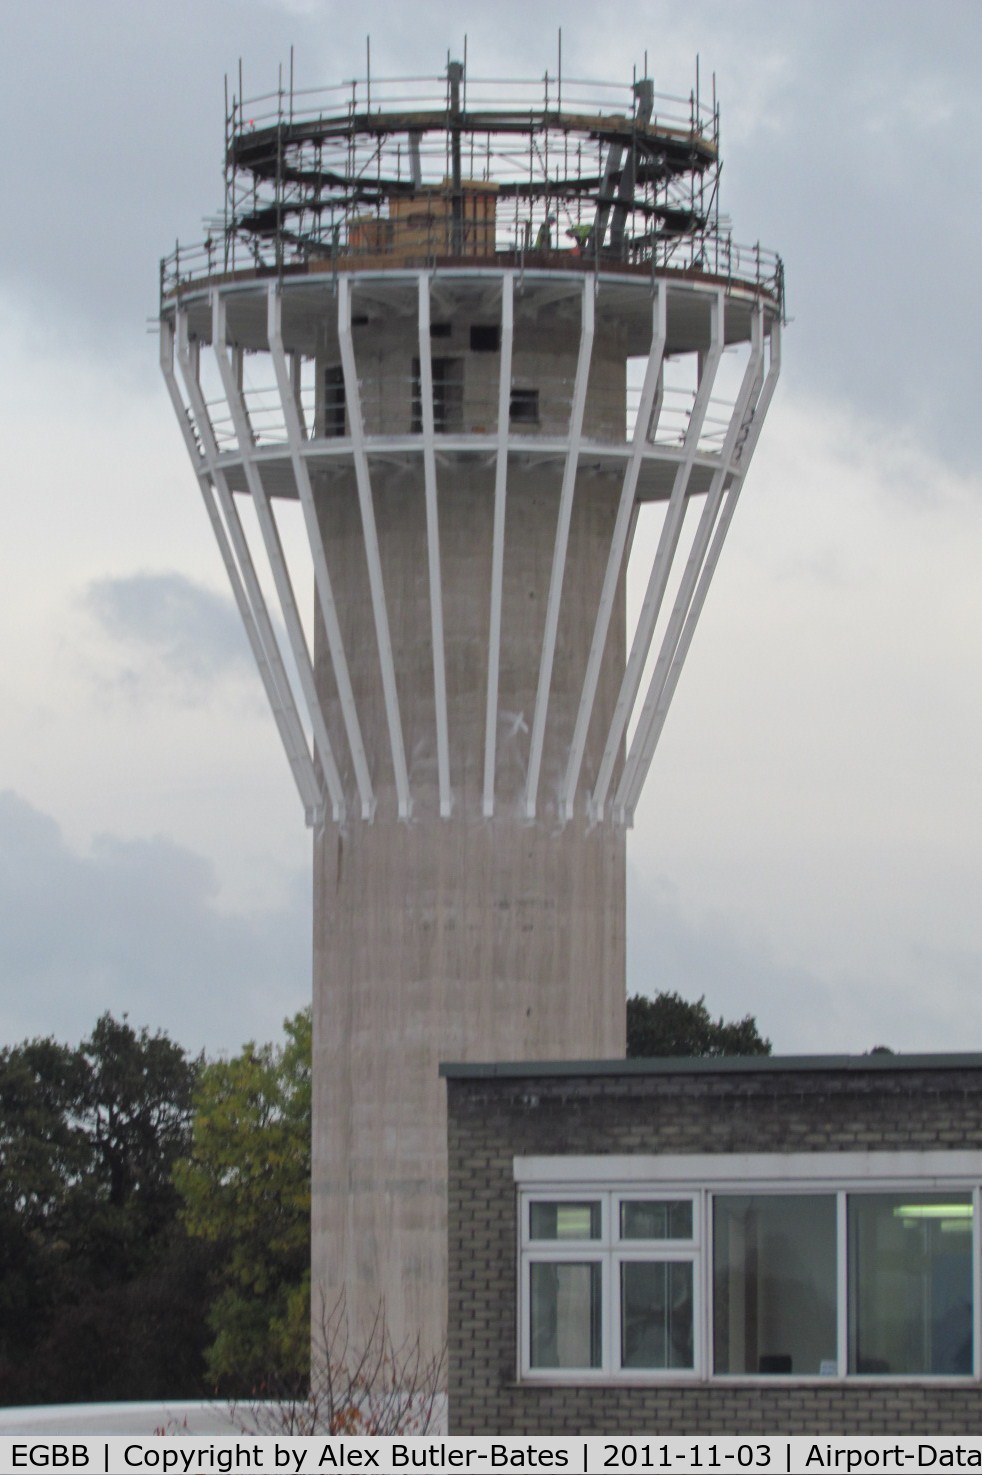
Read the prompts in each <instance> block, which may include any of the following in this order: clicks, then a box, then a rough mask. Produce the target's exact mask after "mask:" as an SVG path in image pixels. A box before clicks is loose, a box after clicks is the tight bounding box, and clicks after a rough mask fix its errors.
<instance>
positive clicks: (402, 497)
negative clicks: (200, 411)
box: [313, 323, 625, 1355]
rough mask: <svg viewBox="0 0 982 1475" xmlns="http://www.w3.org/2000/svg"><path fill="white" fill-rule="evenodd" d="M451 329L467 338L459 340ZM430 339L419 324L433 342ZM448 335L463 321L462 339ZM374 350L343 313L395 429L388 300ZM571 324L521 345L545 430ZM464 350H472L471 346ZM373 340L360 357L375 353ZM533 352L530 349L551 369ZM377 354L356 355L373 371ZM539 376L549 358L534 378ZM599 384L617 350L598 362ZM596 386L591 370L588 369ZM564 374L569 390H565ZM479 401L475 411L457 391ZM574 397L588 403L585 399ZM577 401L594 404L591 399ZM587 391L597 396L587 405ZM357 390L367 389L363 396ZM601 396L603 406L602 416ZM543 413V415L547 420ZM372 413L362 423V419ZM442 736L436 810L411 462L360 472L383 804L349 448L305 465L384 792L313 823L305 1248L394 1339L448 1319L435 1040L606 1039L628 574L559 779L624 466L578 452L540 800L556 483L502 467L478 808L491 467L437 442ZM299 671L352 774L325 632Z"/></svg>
mask: <svg viewBox="0 0 982 1475" xmlns="http://www.w3.org/2000/svg"><path fill="white" fill-rule="evenodd" d="M465 341H466V339H465ZM445 346H446V340H443V339H440V340H434V353H436V352H442V351H444V349H445ZM458 346H459V345H458ZM389 347H390V348H391V352H388V351H387V347H386V339H385V334H384V331H383V329H382V328H381V327H379V326H378V325H376V326H374V327H372V328H370V329H369V328H364V329H359V330H358V343H357V344H356V351H357V353H358V355H359V366H360V368H365V366H367V368H365V372H366V373H367V375H368V377H369V378H371V379H372V382H373V383H374V382H375V379H377V380H378V384H379V386H380V387H379V388H378V392H377V393H376V391H375V390H374V389H373V390H372V395H373V396H374V399H373V403H384V401H385V400H386V398H387V396H389V395H391V398H392V404H393V410H392V416H393V421H394V423H395V428H396V430H397V431H398V433H400V434H402V435H405V434H406V433H407V432H408V430H409V415H410V400H409V393H408V390H409V378H410V368H411V359H412V355H413V352H414V343H413V337H412V333H411V332H410V331H409V330H407V328H406V325H405V323H401V324H400V323H396V324H395V325H394V326H393V329H392V337H391V343H390V345H389ZM576 347H577V333H576V331H574V330H572V329H570V328H568V327H567V329H566V331H565V339H564V338H563V335H562V334H558V335H557V338H556V341H554V342H553V341H552V340H550V343H549V346H548V349H547V348H546V347H545V346H541V347H540V350H539V353H538V356H533V355H531V354H529V353H525V354H524V357H523V351H519V353H518V357H517V359H516V365H518V363H519V362H521V363H522V364H523V366H524V367H523V368H522V373H523V374H525V375H526V377H529V376H531V377H534V378H536V381H537V382H538V383H540V384H541V386H542V398H541V401H540V407H541V413H542V416H543V418H544V419H545V420H546V421H549V422H550V424H549V426H548V428H549V429H550V430H551V433H552V434H553V435H555V434H562V433H564V432H565V428H566V420H567V417H568V413H569V407H568V401H569V395H570V393H571V385H572V380H573V377H574V375H575V363H576ZM465 352H466V350H465ZM372 365H374V366H375V369H372V367H371V366H372ZM466 368H467V374H468V379H467V383H468V386H469V388H468V394H469V395H470V399H469V400H468V403H469V404H471V405H472V406H473V405H474V404H483V403H484V401H485V400H486V399H487V398H488V394H487V393H486V392H484V391H482V392H481V393H478V389H480V386H481V383H482V381H486V382H485V383H484V390H485V391H487V390H489V389H490V388H491V387H492V380H493V382H494V384H496V380H497V356H496V355H494V354H487V353H474V354H469V356H468V357H467V361H466ZM547 369H548V374H547V373H546V370H547ZM373 375H374V378H373V377H372V376H373ZM550 376H551V377H550ZM594 378H595V379H596V381H597V383H598V384H600V385H601V386H603V385H606V388H607V390H608V391H609V395H608V397H609V399H610V401H611V403H612V404H613V403H614V402H615V401H616V404H617V407H618V415H619V422H618V423H617V425H616V432H615V429H613V428H612V431H611V433H612V434H614V433H616V434H618V435H620V436H621V437H622V436H623V415H624V410H623V404H624V399H623V394H624V391H623V385H624V361H623V357H622V356H621V357H619V358H618V357H614V356H611V355H610V354H609V355H608V358H607V360H606V361H604V359H603V357H602V356H601V359H600V360H599V362H598V366H596V367H595V374H594ZM592 387H593V386H592V385H591V388H592ZM563 396H565V402H564V403H562V404H561V403H560V401H562V399H563ZM471 412H473V413H475V414H476V410H472V411H469V413H471ZM591 413H593V412H591ZM595 413H596V414H598V415H599V414H600V413H601V412H600V411H599V410H597V411H596V412H595ZM604 413H607V412H606V411H605V412H604ZM372 414H373V415H375V414H376V411H375V410H373V411H372ZM615 419H616V417H615ZM552 422H554V423H552ZM372 428H373V430H374V431H375V432H378V431H379V430H380V422H377V421H376V423H374V424H373V427H372ZM437 474H438V484H439V522H440V540H441V565H442V571H443V581H442V590H443V600H444V621H445V630H446V673H447V695H448V722H449V748H450V765H451V775H450V776H451V785H452V790H453V803H454V810H453V815H452V817H451V818H450V819H441V818H440V817H439V802H438V800H439V796H438V791H437V761H436V760H437V754H436V727H435V720H434V696H433V692H434V683H433V665H432V643H431V635H430V591H429V577H428V568H427V551H426V521H425V507H424V499H423V487H422V481H421V474H420V472H419V470H418V469H409V470H407V469H405V468H400V467H398V466H394V465H392V466H386V465H385V463H384V462H381V461H379V460H377V459H376V460H375V461H373V465H372V486H373V500H374V507H375V515H376V519H377V524H378V529H379V540H380V551H381V561H382V568H383V577H384V583H385V591H386V598H387V601H388V608H389V619H390V624H391V633H392V642H393V651H394V659H395V668H396V673H397V685H398V692H399V701H400V708H401V721H402V727H403V732H404V736H405V744H406V752H407V759H408V763H409V766H410V785H411V790H412V793H413V800H414V812H413V817H412V819H411V820H410V821H409V822H408V823H407V822H404V821H400V820H399V819H397V818H396V817H395V816H396V812H397V805H396V798H395V791H394V783H393V774H392V760H391V753H390V743H389V733H388V727H387V724H386V718H385V711H384V705H383V697H382V684H381V678H380V667H379V656H378V650H377V644H376V639H375V634H374V621H373V618H372V614H371V602H370V593H369V587H368V575H367V564H366V559H365V552H364V540H363V533H362V522H361V513H360V511H359V507H358V500H357V494H356V488H355V486H354V483H353V480H352V477H351V474H350V472H349V473H346V474H342V475H339V476H337V477H335V478H334V479H332V480H331V481H330V482H328V481H327V480H326V479H322V480H321V482H320V483H319V484H318V486H317V488H316V492H317V497H318V505H319V511H320V519H321V527H322V530H323V534H324V541H325V545H326V548H327V556H328V560H329V565H330V570H331V577H332V581H333V584H334V590H335V598H336V601H337V604H338V608H339V614H340V619H341V624H342V630H343V635H344V639H345V646H346V649H347V651H348V652H349V659H351V661H352V681H353V685H354V691H355V697H356V702H357V706H358V712H359V717H360V720H361V724H362V731H363V733H364V737H365V742H366V747H367V751H368V761H369V766H370V769H371V773H372V778H373V783H374V784H375V787H376V792H377V794H378V810H377V814H376V817H375V819H374V821H373V822H372V823H365V822H363V821H362V820H361V819H359V818H354V817H353V818H351V819H350V820H349V821H348V822H347V823H346V825H345V826H344V828H343V829H341V830H338V829H337V828H336V827H333V826H328V827H326V828H325V829H324V830H323V832H322V833H321V834H319V835H318V836H317V838H316V839H315V872H314V885H315V936H314V1051H315V1056H314V1143H313V1163H314V1176H313V1264H314V1271H313V1274H314V1284H315V1292H316V1293H319V1294H321V1295H323V1297H324V1298H325V1301H326V1303H327V1304H328V1306H331V1305H333V1304H334V1301H335V1299H336V1298H337V1296H339V1295H341V1294H342V1293H343V1294H344V1296H345V1298H346V1301H347V1306H348V1311H349V1317H350V1319H351V1321H352V1325H353V1328H354V1331H355V1336H356V1339H357V1338H360V1337H363V1336H364V1334H365V1330H366V1328H367V1327H368V1326H369V1325H370V1324H371V1321H372V1319H373V1318H374V1316H375V1314H376V1312H377V1310H378V1308H379V1305H380V1302H381V1303H382V1304H383V1305H384V1312H385V1315H386V1318H387V1321H388V1324H389V1330H390V1332H391V1333H392V1335H393V1337H394V1339H395V1341H396V1342H397V1343H402V1342H404V1341H410V1342H411V1341H414V1340H415V1338H417V1337H420V1338H421V1341H422V1346H423V1348H424V1350H425V1352H426V1353H427V1354H428V1355H429V1354H432V1353H435V1352H437V1351H438V1350H439V1349H440V1348H441V1347H442V1345H443V1342H444V1339H445V1335H446V1295H447V1290H446V1285H447V1279H446V1278H447V1268H446V1176H447V1167H446V1116H445V1101H444V1093H443V1088H442V1084H441V1082H440V1080H439V1077H438V1065H439V1062H440V1060H441V1059H446V1058H448V1057H455V1058H460V1059H481V1058H487V1057H488V1056H498V1057H517V1058H528V1059H541V1058H560V1057H563V1056H569V1055H583V1054H589V1055H591V1056H618V1055H622V1054H623V1052H624V1046H625V1041H624V1032H625V1019H624V1007H625V1006H624V864H625V861H624V835H623V831H620V830H618V829H616V828H615V827H614V826H613V825H610V824H602V825H595V826H591V825H589V824H588V823H587V820H586V817H585V813H584V804H583V794H584V792H585V787H586V785H588V784H589V783H590V782H591V781H592V779H593V777H594V775H595V773H596V769H597V767H598V764H599V760H600V753H601V748H602V743H603V739H604V736H605V734H606V729H607V727H608V726H609V721H610V715H611V712H612V708H613V704H614V701H615V698H616V693H617V687H618V683H619V680H620V673H621V672H622V671H623V667H624V659H625V653H624V641H625V635H624V604H623V588H622V589H621V593H620V597H619V599H618V603H617V608H616V610H615V614H614V618H613V620H612V622H611V631H610V636H609V639H608V644H607V649H606V658H605V662H604V672H603V675H602V679H601V685H600V690H599V693H598V698H597V703H596V710H595V717H594V721H593V724H592V729H591V734H590V737H589V740H588V746H587V753H586V758H585V762H584V766H583V776H582V779H581V786H580V790H579V796H578V812H577V816H576V818H575V819H574V820H573V821H572V822H571V823H569V824H567V825H566V826H564V827H560V826H559V825H558V824H557V797H558V790H559V784H560V779H561V776H562V774H563V772H564V768H565V762H566V757H567V754H568V749H569V743H570V739H571V737H572V733H573V724H574V721H575V715H576V710H577V706H578V703H579V699H580V693H581V688H582V683H583V676H584V670H585V665H586V657H587V653H588V650H589V646H590V641H591V638H592V634H593V627H594V621H595V618H596V611H597V605H598V600H599V593H600V586H601V582H602V578H603V572H604V567H605V563H606V559H607V553H608V550H609V546H610V539H611V533H612V529H613V522H614V517H615V514H616V506H617V497H618V494H619V489H620V483H619V479H617V478H615V477H604V476H601V475H598V474H597V473H596V472H595V471H593V470H591V469H589V468H587V469H584V470H583V471H582V472H581V474H580V476H579V477H578V480H577V484H576V495H575V501H574V508H573V517H572V526H571V529H570V538H569V552H568V561H567V569H566V578H565V583H564V589H563V602H562V607H561V618H560V626H559V637H558V644H557V650H556V659H555V668H554V674H553V680H552V686H551V691H550V706H549V719H548V723H547V727H546V742H545V748H544V753H543V762H542V771H541V783H540V790H539V798H540V802H539V817H538V818H537V819H536V821H535V822H534V823H529V822H528V821H526V819H525V818H524V815H523V806H522V797H523V793H524V786H525V777H526V770H527V762H528V748H529V730H530V728H531V724H532V714H533V709H534V705H535V697H536V687H537V682H538V675H539V657H540V651H541V645H542V635H543V629H544V624H545V610H546V600H547V594H548V587H549V577H550V571H551V565H552V553H553V544H554V540H555V536H556V522H557V514H558V508H559V493H560V484H561V477H562V460H561V458H557V457H555V456H554V457H553V458H552V461H551V464H550V465H548V466H546V467H544V468H541V469H539V470H535V469H534V468H531V467H529V466H527V465H526V466H524V467H523V466H518V465H516V466H514V467H513V468H512V469H511V471H510V474H509V482H508V504H507V519H506V534H505V557H504V567H505V579H504V604H503V620H502V637H501V644H502V654H501V671H500V687H499V723H498V756H497V769H496V786H495V787H496V795H495V803H496V810H495V816H494V818H493V819H485V818H484V817H483V816H482V807H481V799H482V787H483V778H484V729H485V711H486V684H487V661H488V622H489V612H490V582H491V535H492V515H493V495H494V469H493V466H490V467H489V466H488V465H487V464H486V457H484V458H482V460H480V461H479V460H478V459H477V458H473V459H472V460H470V461H467V462H464V461H461V460H459V459H456V460H454V461H452V462H450V463H445V462H443V461H442V460H441V461H440V462H439V463H438V472H437ZM317 644H318V654H317V680H318V686H319V691H320V694H321V697H322V702H323V705H324V707H325V710H326V712H327V715H328V722H329V727H330V730H331V732H332V739H333V737H334V735H337V737H338V741H337V743H336V751H337V752H338V753H339V754H340V755H341V763H342V777H343V779H344V783H345V788H346V790H347V791H349V792H350V791H351V790H352V789H353V787H354V785H353V779H352V774H351V771H350V766H349V767H346V766H345V764H346V761H347V760H346V757H345V755H346V753H347V746H346V744H345V742H344V740H343V738H342V737H341V733H342V725H341V713H340V709H339V705H338V700H337V692H336V687H335V683H334V677H333V673H332V671H331V668H330V662H329V659H328V656H327V652H326V650H325V642H324V640H323V638H322V636H321V635H320V634H319V638H318V643H317Z"/></svg>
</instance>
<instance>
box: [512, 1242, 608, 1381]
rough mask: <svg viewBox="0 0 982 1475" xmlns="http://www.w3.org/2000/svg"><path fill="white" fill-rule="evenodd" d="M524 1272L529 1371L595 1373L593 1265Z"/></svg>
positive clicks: (596, 1278) (596, 1277)
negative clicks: (528, 1291)
mask: <svg viewBox="0 0 982 1475" xmlns="http://www.w3.org/2000/svg"><path fill="white" fill-rule="evenodd" d="M529 1271H530V1281H531V1306H530V1308H529V1314H530V1330H531V1365H532V1367H537V1368H548V1367H554V1368H567V1367H568V1368H575V1367H599V1366H600V1265H599V1262H592V1263H589V1264H574V1263H572V1262H569V1261H567V1262H565V1263H562V1264H557V1265H543V1264H533V1265H530V1266H529Z"/></svg>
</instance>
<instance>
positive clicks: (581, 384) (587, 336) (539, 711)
mask: <svg viewBox="0 0 982 1475" xmlns="http://www.w3.org/2000/svg"><path fill="white" fill-rule="evenodd" d="M595 291H596V285H595V282H594V279H593V277H592V276H585V277H584V278H583V288H582V297H581V302H582V307H581V315H580V347H579V352H578V354H577V359H576V379H575V381H574V384H573V403H572V405H571V407H570V416H569V437H568V445H567V450H566V464H565V466H564V467H563V484H562V490H561V491H560V494H559V519H558V522H557V526H556V542H555V546H554V548H553V555H552V573H551V575H550V579H549V597H548V601H547V603H546V623H545V630H544V632H543V636H542V656H541V660H540V663H539V686H538V691H537V692H536V696H535V715H534V716H533V719H532V738H531V744H530V747H529V764H528V779H527V783H526V788H525V815H526V818H527V819H534V818H535V801H536V795H537V793H538V788H539V769H540V766H541V763H542V745H543V742H544V741H545V731H546V712H547V710H548V707H549V687H550V685H551V683H552V665H553V661H554V659H555V655H556V632H557V631H558V629H559V605H560V601H561V599H562V593H563V576H564V574H565V572H566V549H567V545H568V543H569V522H570V517H571V516H572V513H573V492H574V490H575V487H576V468H577V465H578V464H579V458H580V442H581V440H582V438H583V412H584V410H585V409H586V390H587V382H588V380H589V377H590V355H591V352H592V350H593V331H594V318H595V310H594V293H595Z"/></svg>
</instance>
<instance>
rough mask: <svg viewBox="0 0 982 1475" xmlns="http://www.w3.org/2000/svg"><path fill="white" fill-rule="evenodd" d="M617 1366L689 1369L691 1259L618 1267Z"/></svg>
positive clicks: (633, 1262) (638, 1262)
mask: <svg viewBox="0 0 982 1475" xmlns="http://www.w3.org/2000/svg"><path fill="white" fill-rule="evenodd" d="M620 1269H621V1366H622V1367H625V1368H649V1369H652V1370H654V1369H661V1370H665V1369H669V1368H691V1367H692V1366H693V1359H692V1352H693V1342H692V1326H693V1298H692V1282H693V1267H692V1261H691V1260H683V1261H673V1260H654V1261H650V1262H649V1261H644V1260H625V1261H622V1262H621V1267H620Z"/></svg>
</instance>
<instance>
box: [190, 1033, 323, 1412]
mask: <svg viewBox="0 0 982 1475" xmlns="http://www.w3.org/2000/svg"><path fill="white" fill-rule="evenodd" d="M284 1028H285V1031H286V1041H285V1043H284V1044H283V1045H282V1046H274V1045H262V1046H257V1045H254V1044H249V1045H246V1047H245V1049H244V1050H242V1052H241V1053H240V1054H239V1055H237V1056H235V1057H234V1058H233V1059H231V1060H221V1061H216V1062H214V1063H211V1064H209V1065H206V1066H205V1067H204V1069H203V1070H202V1072H201V1077H200V1080H199V1082H198V1087H197V1091H196V1093H195V1115H194V1126H193V1137H192V1147H191V1152H190V1156H189V1157H188V1158H186V1159H185V1160H183V1161H182V1162H180V1163H178V1164H177V1166H176V1168H175V1172H174V1181H175V1183H176V1185H177V1188H178V1190H179V1192H180V1194H181V1197H182V1199H183V1204H184V1207H183V1211H182V1218H183V1222H184V1224H185V1226H186V1227H187V1230H188V1232H189V1233H190V1234H191V1235H192V1236H195V1237H196V1238H198V1239H200V1240H203V1241H206V1242H207V1243H209V1244H211V1245H212V1246H214V1247H215V1248H216V1249H217V1251H218V1255H217V1263H218V1265H219V1266H220V1267H221V1269H220V1272H219V1275H218V1284H217V1296H216V1299H215V1301H214V1302H213V1304H212V1307H211V1310H210V1312H209V1323H210V1325H211V1328H212V1330H213V1332H214V1334H215V1339H214V1341H213V1342H212V1344H211V1347H210V1348H209V1349H208V1353H207V1364H208V1369H209V1372H210V1374H211V1376H212V1378H213V1379H214V1380H215V1382H216V1383H217V1384H218V1385H219V1386H221V1387H222V1388H223V1390H224V1391H226V1392H228V1393H231V1394H236V1395H240V1396H241V1395H243V1394H249V1393H252V1392H256V1391H257V1390H260V1389H261V1388H264V1387H268V1388H275V1389H276V1390H279V1389H281V1388H283V1387H287V1386H291V1385H294V1384H296V1385H299V1384H302V1383H303V1382H304V1381H305V1379H306V1377H307V1375H308V1370H309V1340H310V1331H309V1328H310V1110H311V1018H310V1010H309V1009H308V1010H304V1011H303V1012H302V1013H300V1014H297V1015H296V1016H295V1017H294V1018H293V1019H288V1020H286V1021H285V1025H284Z"/></svg>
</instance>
